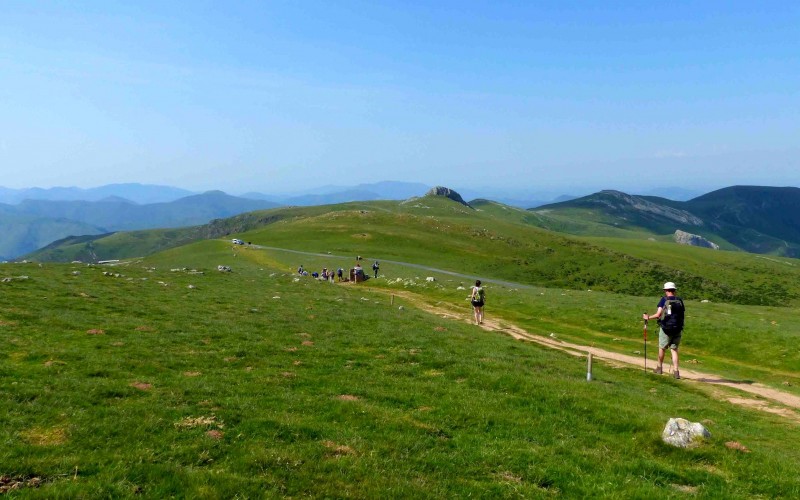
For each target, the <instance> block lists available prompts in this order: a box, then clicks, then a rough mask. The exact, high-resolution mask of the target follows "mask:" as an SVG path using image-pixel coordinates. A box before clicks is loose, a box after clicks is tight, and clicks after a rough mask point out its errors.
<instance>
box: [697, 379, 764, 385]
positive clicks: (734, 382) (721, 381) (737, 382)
mask: <svg viewBox="0 0 800 500" xmlns="http://www.w3.org/2000/svg"><path fill="white" fill-rule="evenodd" d="M696 380H697V381H698V382H706V383H709V384H727V385H752V384H755V382H756V381H755V380H731V379H727V378H698V379H696Z"/></svg>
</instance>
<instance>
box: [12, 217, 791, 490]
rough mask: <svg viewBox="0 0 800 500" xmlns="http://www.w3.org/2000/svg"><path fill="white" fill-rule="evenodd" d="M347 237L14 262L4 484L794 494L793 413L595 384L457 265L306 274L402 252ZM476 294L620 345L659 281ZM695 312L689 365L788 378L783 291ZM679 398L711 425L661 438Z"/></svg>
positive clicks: (603, 373) (269, 239) (566, 331)
mask: <svg viewBox="0 0 800 500" xmlns="http://www.w3.org/2000/svg"><path fill="white" fill-rule="evenodd" d="M364 215H368V214H361V213H358V214H357V216H358V217H361V216H364ZM298 222H302V221H298ZM431 223H434V222H431ZM285 225H286V226H288V225H290V224H288V223H287V224H285ZM277 229H280V228H277ZM306 229H307V228H306ZM391 230H392V228H391V227H389V228H386V229H385V231H387V232H389V231H391ZM340 231H348V234H349V236H348V238H347V239H344V241H342V239H341V238H340V239H339V240H336V239H335V238H333V237H332V236H331V237H325V236H324V235H320V234H319V233H320V232H319V231H311V232H308V231H298V232H295V239H294V240H293V241H292V240H291V238H290V237H289V234H288V231H286V234H284V233H282V232H281V231H279V230H278V231H270V230H269V229H265V230H261V231H260V232H252V233H245V234H244V236H245V239H247V240H252V241H253V243H260V244H263V245H274V246H281V245H287V246H289V245H288V243H290V242H291V243H293V245H292V246H293V247H295V248H296V249H302V250H305V251H312V252H318V253H322V254H323V255H325V256H316V257H314V256H308V255H302V256H301V255H299V254H293V253H288V252H284V251H267V250H262V249H257V248H254V247H247V246H245V247H238V246H232V245H231V244H230V243H229V242H227V241H205V242H200V243H195V244H192V245H189V246H186V247H182V248H178V249H173V250H168V251H165V252H161V253H158V254H155V255H153V256H151V257H147V258H143V259H132V260H130V261H126V262H124V263H122V264H121V265H117V266H112V267H107V266H87V265H80V264H50V263H44V264H42V265H41V266H40V265H39V264H36V263H27V264H4V265H2V266H0V274H1V275H2V276H3V277H11V278H12V280H11V281H9V282H4V283H1V284H0V286H2V288H0V290H2V293H3V299H4V300H3V307H2V309H0V336H2V337H0V338H2V342H3V346H4V352H3V356H2V357H0V395H2V397H0V405H2V409H1V410H0V411H2V414H3V415H5V418H4V425H3V426H2V428H1V430H0V436H2V440H3V445H4V446H3V447H2V449H0V477H2V481H0V487H2V488H5V489H7V493H8V494H10V495H11V496H12V497H15V498H17V497H18V498H76V497H77V498H98V497H134V496H138V497H145V498H165V497H186V498H220V497H225V498H231V497H237V498H264V497H267V498H270V497H273V498H278V497H326V498H395V497H401V498H402V497H406V498H463V497H484V498H489V497H490V498H520V497H521V498H550V497H564V498H586V497H598V498H648V497H654V496H658V497H665V498H686V497H690V498H780V497H783V498H791V497H797V496H799V495H800V480H798V478H797V475H796V471H797V469H798V465H800V451H798V450H800V437H798V434H797V432H796V429H797V422H796V420H795V421H793V420H791V419H787V418H785V417H782V416H777V415H771V414H767V413H763V412H759V411H757V410H754V409H749V408H745V407H739V406H735V405H732V404H730V403H728V402H727V401H725V400H724V398H720V397H718V395H717V396H715V395H713V394H709V392H708V391H707V390H706V389H705V388H702V387H699V386H698V385H697V384H693V383H689V382H687V381H675V380H673V379H671V378H669V377H655V376H652V375H646V374H644V373H642V371H641V370H640V369H638V370H637V369H633V368H620V367H615V366H610V365H605V364H604V363H596V365H595V368H594V380H593V381H592V382H587V381H586V361H585V359H582V358H576V357H573V356H569V355H567V354H563V353H560V352H558V351H552V350H548V349H547V348H544V347H541V346H538V345H536V344H532V343H527V342H521V341H518V340H514V339H512V338H511V337H508V336H505V335H501V334H498V333H490V332H487V331H484V330H482V329H479V328H478V327H476V326H474V325H471V324H469V323H468V322H467V321H466V320H467V319H468V318H469V307H468V304H467V303H466V301H465V296H466V292H465V291H463V290H458V287H459V286H460V285H461V284H462V283H463V284H464V285H465V286H468V285H469V281H470V279H469V278H463V279H462V278H460V277H455V276H452V275H448V274H444V273H433V272H427V271H423V270H419V269H414V268H409V267H404V266H400V265H395V266H392V265H390V264H386V263H384V265H383V267H382V269H381V274H382V275H383V276H382V277H380V278H378V279H373V280H370V281H368V282H366V283H364V284H359V285H356V284H338V283H337V284H330V283H323V282H320V281H317V280H313V279H311V278H308V277H305V278H300V277H297V276H296V275H295V273H294V272H293V270H294V269H295V268H296V266H297V265H299V264H300V263H302V264H304V265H305V266H306V268H308V269H313V268H314V266H317V267H320V268H321V267H322V266H323V265H325V266H327V267H338V266H339V265H340V263H341V264H352V261H353V258H354V256H355V255H357V254H361V255H364V256H365V257H368V258H373V257H375V258H384V256H386V257H385V258H387V259H389V256H391V257H401V256H402V252H401V249H402V248H411V247H413V246H414V245H413V244H411V243H403V238H402V235H398V237H397V239H396V240H389V241H388V242H386V243H384V246H383V247H382V248H381V247H380V246H379V242H377V241H375V240H377V239H378V238H370V237H369V236H370V231H359V232H353V231H352V230H348V229H347V228H343V229H341V230H340ZM353 234H355V235H356V236H353ZM364 234H366V236H363V235H364ZM299 235H305V236H311V237H309V238H305V236H304V237H300V236H299ZM359 235H361V236H359ZM326 238H329V239H326ZM351 239H352V240H353V241H350V240H351ZM336 241H338V243H336ZM416 241H417V242H419V241H421V240H416ZM481 241H483V240H481ZM490 241H491V240H490ZM583 244H584V243H581V245H583ZM585 244H586V245H590V243H585ZM362 245H364V246H362ZM302 247H305V248H302ZM397 247H401V248H400V249H398V248H397ZM337 249H338V250H345V251H336V250H337ZM363 249H366V250H363ZM426 251H432V250H429V249H420V250H419V252H418V253H416V254H414V253H411V254H412V257H414V258H407V259H406V260H407V261H411V262H413V261H415V260H418V261H422V262H428V263H431V265H434V264H436V265H439V266H441V267H442V268H443V269H447V270H450V271H461V272H463V273H465V274H466V275H467V276H469V275H471V274H473V270H474V268H475V267H476V266H474V265H473V264H475V263H476V262H477V261H478V260H480V258H482V256H481V254H480V252H477V257H475V258H473V257H471V256H470V254H469V252H468V251H466V249H465V252H464V254H463V255H462V257H461V258H460V259H461V260H460V261H459V258H458V257H456V256H454V255H451V256H449V257H448V256H442V255H436V254H435V252H434V253H433V254H429V255H427V256H426V257H425V258H422V256H423V255H425V253H426ZM327 252H331V254H330V255H328V254H327ZM349 255H353V257H352V258H351V257H349ZM301 260H302V262H301ZM390 260H391V259H390ZM398 260H400V259H398ZM765 262H768V261H765ZM370 263H371V261H367V264H370ZM220 264H223V265H229V266H231V267H232V269H233V272H231V273H221V272H218V271H217V270H216V266H217V265H220ZM486 265H487V266H491V265H492V264H490V263H487V264H486ZM342 267H345V265H342ZM786 267H788V266H786ZM481 270H484V269H481ZM193 271H196V272H193ZM200 272H202V274H199V273H200ZM509 274H511V275H513V274H514V273H509ZM427 276H435V277H436V278H437V281H435V282H427V281H426V280H425V278H426V277H427ZM22 277H27V278H25V279H23V278H22ZM501 277H506V276H505V275H503V276H501ZM398 279H399V280H398ZM401 290H402V293H403V294H406V293H413V294H414V296H415V297H418V298H419V300H422V301H424V302H428V303H430V304H433V305H436V304H439V305H446V306H448V307H451V308H453V309H454V310H456V311H463V319H464V321H460V320H453V319H445V318H442V317H440V316H438V315H435V314H430V313H426V312H424V311H422V310H420V309H418V308H416V307H414V305H413V304H411V303H408V302H406V301H405V300H404V299H403V297H402V296H401ZM394 291H396V293H394V295H395V298H394V300H393V302H392V298H391V295H392V294H393V292H394ZM488 296H489V301H488V305H487V314H491V315H497V316H502V317H503V318H504V319H506V320H508V321H513V322H515V323H518V324H520V325H521V326H524V327H525V328H528V329H529V330H530V331H532V332H537V333H543V334H549V333H553V334H555V335H557V336H559V337H561V338H569V339H573V340H581V339H582V340H584V341H586V342H587V343H588V342H593V343H602V344H603V345H605V346H610V348H616V349H619V350H620V352H630V351H633V350H637V349H640V347H639V346H640V345H641V322H640V321H639V320H638V317H637V315H640V314H641V310H642V309H644V308H649V309H653V308H654V306H655V301H656V300H657V297H658V285H653V284H651V285H650V290H645V291H643V292H642V294H641V295H640V296H627V295H622V294H619V293H611V292H603V291H594V290H593V291H592V292H589V291H588V290H577V289H570V288H557V287H552V286H548V287H542V286H531V287H514V286H510V285H492V284H490V285H489V288H488ZM704 308H705V309H704ZM689 310H690V314H691V316H690V325H691V327H690V328H691V329H690V330H689V332H687V338H686V340H685V353H684V356H685V358H684V359H688V358H693V357H694V358H697V359H698V360H699V361H700V362H701V363H702V365H701V366H702V367H703V368H704V369H708V370H714V369H718V370H719V371H720V373H725V374H727V375H726V376H736V377H753V378H756V377H758V380H759V381H764V382H766V383H774V384H778V385H780V384H781V382H782V381H783V380H782V379H783V378H784V376H786V377H788V376H792V377H793V376H794V375H792V374H793V373H796V369H797V361H798V360H797V356H796V354H795V353H796V349H794V350H792V349H791V348H790V346H792V345H794V344H796V343H794V342H792V340H793V335H796V332H797V324H796V320H795V319H793V318H792V314H791V312H792V310H791V309H790V308H785V307H774V306H753V305H737V304H729V303H717V302H710V303H700V302H699V300H698V301H697V303H696V304H695V303H694V302H692V303H691V304H690V305H689ZM725 315H729V316H732V317H735V318H736V320H735V321H729V322H723V321H719V320H718V319H717V318H715V316H725ZM762 320H763V321H762ZM773 322H775V323H774V324H773ZM792 332H794V334H793V333H792ZM715 337H718V338H719V340H717V341H716V342H717V344H714V343H713V342H715V341H714V340H713V339H714V338H715ZM615 339H616V340H615ZM753 342H756V344H753ZM737 344H741V346H737ZM754 346H756V347H754ZM650 348H651V349H652V350H653V351H651V356H652V355H653V354H652V353H653V352H654V350H655V347H654V344H652V343H651V346H650ZM784 348H785V349H786V351H785V352H784V351H782V349H784ZM761 349H765V350H766V352H760V350H761ZM651 359H652V358H651ZM770 362H772V363H773V364H771V365H770ZM762 365H763V366H762ZM769 374H771V375H772V379H770V380H762V376H763V377H764V378H768V377H767V375H769ZM792 380H794V379H792ZM796 385H797V384H792V386H782V385H781V387H783V388H785V389H787V390H792V389H793V388H794V387H795V386H796ZM676 416H681V417H684V418H687V419H689V420H692V421H701V422H703V423H704V424H705V425H706V426H707V427H708V428H709V430H710V431H711V433H712V436H713V437H712V439H711V440H709V441H707V442H705V443H703V444H702V445H701V446H699V447H697V448H693V449H688V450H684V449H675V448H672V447H669V446H667V445H665V444H663V443H662V442H661V440H660V434H661V431H662V429H663V427H664V424H665V423H666V421H667V419H668V418H670V417H676ZM726 443H727V444H726ZM731 443H735V445H731ZM10 485H16V488H15V489H13V490H11V489H8V488H10Z"/></svg>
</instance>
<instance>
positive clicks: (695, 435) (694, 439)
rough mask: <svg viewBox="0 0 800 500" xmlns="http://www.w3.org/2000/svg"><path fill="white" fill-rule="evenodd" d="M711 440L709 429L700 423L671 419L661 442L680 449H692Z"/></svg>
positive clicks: (683, 419) (662, 434)
mask: <svg viewBox="0 0 800 500" xmlns="http://www.w3.org/2000/svg"><path fill="white" fill-rule="evenodd" d="M710 438H711V433H710V432H708V429H706V428H705V426H703V424H701V423H699V422H689V421H688V420H686V419H685V418H671V419H669V421H668V422H667V425H666V427H664V432H662V433H661V440H662V441H664V442H665V443H667V444H670V445H672V446H677V447H678V448H691V447H692V446H697V445H698V444H700V443H701V442H702V441H704V440H706V439H710Z"/></svg>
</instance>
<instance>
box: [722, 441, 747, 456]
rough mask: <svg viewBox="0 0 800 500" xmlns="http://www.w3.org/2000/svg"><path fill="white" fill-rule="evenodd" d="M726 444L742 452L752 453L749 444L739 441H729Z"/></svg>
mask: <svg viewBox="0 0 800 500" xmlns="http://www.w3.org/2000/svg"><path fill="white" fill-rule="evenodd" d="M725 446H727V447H728V448H730V449H732V450H736V451H741V452H742V453H750V450H749V449H748V448H747V446H745V445H743V444H742V443H740V442H738V441H728V442H727V443H725Z"/></svg>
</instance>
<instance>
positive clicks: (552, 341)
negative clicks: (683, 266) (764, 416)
mask: <svg viewBox="0 0 800 500" xmlns="http://www.w3.org/2000/svg"><path fill="white" fill-rule="evenodd" d="M371 290H372V291H375V292H379V293H386V294H394V295H396V296H398V297H402V299H403V300H405V301H407V302H409V303H411V304H413V305H414V306H415V307H417V308H419V309H422V310H424V311H426V312H429V313H431V314H435V315H437V316H440V317H442V318H447V319H452V320H456V321H464V322H471V320H472V310H471V309H469V308H456V307H455V306H452V305H449V304H448V305H446V306H445V305H441V304H439V305H435V306H434V305H431V304H428V303H426V302H424V301H423V300H421V299H420V298H419V297H417V296H416V295H415V294H413V293H411V292H406V291H398V290H382V289H376V288H371ZM481 328H483V329H484V330H488V331H493V332H500V333H504V334H506V335H510V336H511V337H513V338H515V339H518V340H523V341H527V342H535V343H537V344H540V345H543V346H547V347H550V348H552V349H558V350H560V351H563V352H566V353H568V354H571V355H573V356H581V357H583V356H586V355H587V354H588V353H591V354H592V356H593V358H594V359H597V360H603V361H605V362H607V363H611V364H616V365H619V366H636V367H639V368H641V369H644V358H643V357H640V356H630V355H627V354H620V353H616V352H611V351H607V350H605V349H600V348H597V347H589V346H585V345H580V344H573V343H570V342H564V341H562V340H558V339H556V338H552V337H547V336H542V335H536V334H533V333H530V332H527V331H525V330H523V329H522V328H520V327H518V326H516V325H514V324H512V323H510V322H508V321H505V320H502V319H496V318H489V319H486V320H485V321H484V322H483V325H481ZM654 365H655V361H654V360H652V359H651V360H650V365H649V366H650V367H653V366H654ZM665 368H666V364H665ZM664 376H667V375H666V374H665V375H664ZM681 379H682V380H685V381H687V382H690V383H698V384H703V385H704V386H706V387H708V388H710V389H712V390H711V393H712V394H713V395H714V396H715V397H718V398H720V399H726V400H727V401H729V402H730V403H733V404H736V405H740V406H746V407H749V408H754V409H757V410H760V411H764V412H767V413H772V414H776V415H780V416H783V417H786V418H788V419H790V420H793V421H795V422H798V423H800V414H798V412H797V411H796V410H800V397H798V396H796V395H794V394H790V393H788V392H784V391H781V390H779V389H775V388H772V387H768V386H766V385H763V384H759V383H756V382H742V381H736V380H727V379H724V378H721V377H719V376H718V375H715V374H712V373H705V372H701V371H698V370H695V369H691V368H690V369H687V368H686V365H685V364H681ZM720 387H726V388H734V389H738V390H739V391H743V392H745V393H747V394H748V395H751V396H757V397H758V398H762V399H753V398H752V397H751V398H746V397H742V395H741V394H736V393H734V392H732V391H721V390H719V389H718V388H720ZM765 400H768V401H765ZM774 403H778V404H780V405H781V406H775V405H774Z"/></svg>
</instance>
